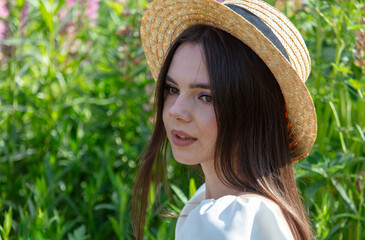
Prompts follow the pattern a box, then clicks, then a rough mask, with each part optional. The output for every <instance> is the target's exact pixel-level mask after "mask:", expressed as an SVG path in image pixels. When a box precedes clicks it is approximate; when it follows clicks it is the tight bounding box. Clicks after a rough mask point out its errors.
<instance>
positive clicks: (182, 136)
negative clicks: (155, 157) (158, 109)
mask: <svg viewBox="0 0 365 240" xmlns="http://www.w3.org/2000/svg"><path fill="white" fill-rule="evenodd" d="M171 135H172V143H173V144H174V145H176V146H178V147H187V146H190V145H191V144H193V143H194V142H195V141H196V140H198V139H197V138H195V137H193V136H190V135H189V134H187V133H185V132H183V131H177V130H172V131H171Z"/></svg>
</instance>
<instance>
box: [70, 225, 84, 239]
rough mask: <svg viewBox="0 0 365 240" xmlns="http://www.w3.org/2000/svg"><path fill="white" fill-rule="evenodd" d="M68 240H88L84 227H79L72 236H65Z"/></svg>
mask: <svg viewBox="0 0 365 240" xmlns="http://www.w3.org/2000/svg"><path fill="white" fill-rule="evenodd" d="M67 238H68V240H87V239H89V235H88V234H86V228H85V225H81V226H80V227H78V228H77V229H75V231H73V233H72V234H70V233H69V234H68V235H67Z"/></svg>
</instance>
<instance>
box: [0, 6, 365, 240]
mask: <svg viewBox="0 0 365 240" xmlns="http://www.w3.org/2000/svg"><path fill="white" fill-rule="evenodd" d="M9 2H11V3H10V6H9V7H10V11H11V13H10V16H9V17H8V18H7V19H4V20H6V21H7V23H8V26H9V29H10V30H9V32H8V35H7V38H6V39H4V40H1V42H0V44H1V45H2V47H1V53H2V55H3V57H2V58H1V60H0V79H1V80H0V128H1V129H2V131H1V132H0V212H1V214H0V239H4V240H6V239H11V240H13V239H52V240H53V239H69V240H71V239H106V238H107V239H134V237H133V233H132V227H131V223H130V208H131V201H130V200H131V192H132V185H133V182H134V178H135V174H136V171H137V167H138V161H137V159H138V156H139V154H140V153H141V152H142V150H143V148H144V146H145V145H146V142H147V141H148V139H149V137H150V134H151V129H152V123H153V111H152V110H151V107H152V105H153V102H152V99H151V97H152V96H153V87H154V81H153V79H152V78H151V74H150V73H149V70H148V67H147V66H146V62H145V59H144V55H143V50H142V47H141V42H140V39H139V25H140V19H141V16H142V14H143V11H144V8H145V7H146V6H147V5H148V1H147V0H138V1H111V0H107V1H101V4H100V9H99V19H98V25H97V26H95V27H93V26H90V24H89V21H88V20H87V18H86V17H85V15H84V14H85V12H84V11H83V9H84V7H83V6H81V5H79V4H78V5H76V6H75V7H74V9H73V10H72V11H69V12H68V13H67V14H66V15H65V18H64V19H61V18H60V11H63V10H64V9H65V7H66V5H65V1H62V0H59V1H52V0H46V1H39V0H30V1H29V2H28V4H29V10H28V17H27V20H26V21H22V20H21V17H20V16H21V11H22V9H23V7H24V4H25V1H21V0H17V1H9ZM267 2H269V3H270V4H276V5H277V6H278V7H279V8H280V9H281V10H282V11H284V12H285V14H286V15H287V16H288V17H289V18H290V19H291V20H292V21H293V22H294V24H295V25H296V26H297V27H298V28H299V29H300V31H301V32H302V35H303V38H304V40H305V41H306V43H307V46H308V48H309V51H310V55H311V58H312V73H311V76H310V78H309V80H308V84H307V85H308V87H309V89H310V92H311V94H312V96H313V99H314V103H315V106H316V111H317V117H318V136H317V140H316V143H315V145H314V147H313V150H312V153H311V154H310V156H309V157H308V158H307V159H305V160H302V161H301V162H299V163H296V164H295V168H296V171H297V182H298V186H299V188H300V191H301V193H302V195H303V202H304V203H305V206H306V209H307V211H308V213H309V215H310V218H311V220H312V223H313V227H314V230H315V232H316V234H317V238H318V239H339V240H340V239H354V240H360V239H364V238H365V233H364V232H363V231H362V229H365V213H364V207H365V203H364V185H365V180H364V177H365V166H364V162H365V158H364V157H365V134H364V132H365V100H364V94H365V77H364V73H365V64H363V62H361V60H365V53H364V52H365V40H364V39H365V38H364V39H362V38H361V37H360V36H359V34H358V33H360V31H361V29H364V30H365V25H363V24H362V20H361V18H362V17H364V16H365V12H364V10H363V9H362V8H363V6H364V4H363V3H362V2H361V1H360V0H357V1H339V0H338V1H335V0H326V1H314V0H310V1H308V3H307V4H305V5H300V4H298V3H297V4H296V5H294V4H293V1H286V3H285V4H282V3H281V2H282V1H281V2H279V1H267ZM296 2H298V1H296ZM79 12H80V14H81V17H80V16H79V15H78V14H79ZM25 22H26V24H25ZM363 22H365V21H363ZM22 25H25V30H24V33H22V30H21V28H22V27H21V26H22ZM356 34H357V37H356ZM356 51H358V54H355V52H356ZM364 62H365V61H364ZM167 170H168V177H169V179H170V182H171V184H173V185H172V188H171V194H170V195H171V196H170V197H167V196H166V194H163V195H162V197H161V205H162V206H160V205H159V204H158V200H157V199H155V197H154V196H155V193H154V192H151V206H152V207H151V208H149V209H148V211H147V220H146V222H147V225H146V228H145V232H146V239H173V238H174V229H175V223H176V218H166V217H161V216H160V215H159V213H161V210H162V209H168V210H170V211H171V212H174V213H179V211H180V209H181V208H182V207H183V205H184V202H185V201H186V200H187V199H188V198H189V197H191V196H192V194H193V193H194V192H195V190H196V188H197V187H198V186H199V185H200V184H201V183H202V181H203V180H202V178H201V176H200V174H199V171H195V170H194V169H186V168H185V167H184V166H181V165H179V164H175V163H174V161H173V160H172V159H171V161H170V165H169V167H168V169H167Z"/></svg>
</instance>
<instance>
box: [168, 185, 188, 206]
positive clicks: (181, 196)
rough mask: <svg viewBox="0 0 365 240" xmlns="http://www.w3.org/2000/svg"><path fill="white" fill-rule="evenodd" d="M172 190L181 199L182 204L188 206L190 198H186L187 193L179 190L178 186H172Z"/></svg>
mask: <svg viewBox="0 0 365 240" xmlns="http://www.w3.org/2000/svg"><path fill="white" fill-rule="evenodd" d="M171 188H172V190H173V191H174V192H175V193H176V196H177V197H178V198H179V199H180V201H181V202H183V203H184V204H186V203H187V202H188V198H187V197H186V195H185V193H184V192H183V191H182V190H181V189H180V188H178V187H177V186H176V185H174V184H172V185H171Z"/></svg>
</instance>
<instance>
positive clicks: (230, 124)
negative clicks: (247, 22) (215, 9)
mask: <svg viewBox="0 0 365 240" xmlns="http://www.w3.org/2000/svg"><path fill="white" fill-rule="evenodd" d="M184 42H190V43H196V44H202V46H203V49H204V54H205V60H206V65H207V69H208V74H209V78H210V83H211V87H212V96H213V99H214V101H213V102H214V110H215V115H216V119H217V126H218V133H217V141H216V148H215V161H214V163H215V169H216V172H217V174H218V177H219V178H220V179H221V181H222V182H223V183H224V184H226V185H227V186H229V187H232V188H234V189H237V190H240V191H249V192H254V193H257V194H260V195H262V196H264V197H267V198H268V199H271V200H272V201H274V202H276V203H277V204H278V205H279V206H280V208H281V210H282V212H283V214H284V217H285V218H286V220H287V222H288V224H289V227H290V229H291V231H292V233H293V236H294V238H295V239H305V240H307V239H312V237H313V233H312V228H311V225H310V222H309V219H308V217H307V214H306V212H305V210H304V208H303V205H302V203H301V200H300V198H299V195H298V190H297V186H296V182H295V179H294V171H293V167H292V163H291V158H290V149H289V144H288V135H287V125H288V121H287V118H286V110H285V100H284V98H283V95H282V93H281V90H280V87H279V85H278V83H277V82H276V80H275V77H274V76H273V74H272V73H271V71H270V70H269V69H268V67H267V66H266V65H265V63H264V62H263V61H262V60H261V59H260V58H259V57H258V56H257V55H256V53H255V52H253V51H252V50H251V49H250V48H249V47H248V46H247V45H245V44H244V43H242V42H241V41H240V40H238V39H237V38H235V37H233V36H232V35H230V34H228V33H227V32H224V31H222V30H220V29H217V28H214V27H211V26H206V25H196V26H193V27H191V28H189V29H187V30H185V31H184V32H183V33H182V34H181V35H180V36H179V37H178V38H177V40H176V41H175V42H174V43H173V44H172V45H171V47H170V50H169V52H168V54H167V56H166V59H165V62H164V64H163V66H162V68H161V71H160V74H159V78H158V80H157V87H156V95H155V98H156V101H155V102H156V107H157V108H156V111H157V114H156V124H155V128H154V131H153V134H152V138H151V140H150V142H149V144H148V146H147V149H146V152H145V154H144V157H143V158H142V163H141V166H140V169H139V173H138V175H137V179H136V182H135V188H134V195H133V205H132V206H133V207H132V221H133V225H134V230H135V234H136V238H137V239H143V229H144V224H145V215H146V207H147V202H148V195H149V189H150V185H151V181H152V178H153V179H154V183H155V186H158V184H159V183H161V181H163V182H166V173H165V169H166V148H167V139H166V132H165V128H164V125H163V121H162V110H163V104H164V91H165V79H166V75H167V72H168V69H169V66H170V63H171V61H172V58H173V55H174V53H175V51H176V49H177V48H178V47H179V46H180V45H181V44H182V43H184Z"/></svg>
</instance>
